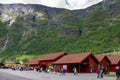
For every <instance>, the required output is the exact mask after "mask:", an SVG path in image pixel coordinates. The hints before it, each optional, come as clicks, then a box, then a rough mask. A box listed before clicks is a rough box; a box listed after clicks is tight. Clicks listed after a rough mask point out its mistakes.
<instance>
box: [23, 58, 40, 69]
mask: <svg viewBox="0 0 120 80" xmlns="http://www.w3.org/2000/svg"><path fill="white" fill-rule="evenodd" d="M25 64H27V65H29V66H30V67H33V68H35V67H38V65H39V59H32V60H30V61H28V62H26V63H25Z"/></svg>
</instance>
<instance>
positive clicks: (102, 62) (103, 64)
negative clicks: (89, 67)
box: [95, 54, 111, 71]
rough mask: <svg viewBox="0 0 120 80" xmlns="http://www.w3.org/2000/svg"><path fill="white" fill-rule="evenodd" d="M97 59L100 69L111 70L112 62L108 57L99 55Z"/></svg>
mask: <svg viewBox="0 0 120 80" xmlns="http://www.w3.org/2000/svg"><path fill="white" fill-rule="evenodd" d="M95 57H96V58H97V60H98V62H99V65H98V67H99V68H100V69H104V70H107V71H108V70H109V69H108V68H109V67H110V63H111V62H110V60H109V59H108V57H107V56H106V55H105V54H99V55H95Z"/></svg>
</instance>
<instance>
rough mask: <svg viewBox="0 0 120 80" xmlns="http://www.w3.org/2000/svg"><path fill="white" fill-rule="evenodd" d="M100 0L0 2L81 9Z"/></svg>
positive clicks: (13, 0) (11, 0)
mask: <svg viewBox="0 0 120 80" xmlns="http://www.w3.org/2000/svg"><path fill="white" fill-rule="evenodd" d="M101 1H102V0H0V3H3V4H12V3H23V4H42V5H46V6H50V7H57V8H66V9H71V10H72V9H83V8H86V7H88V6H91V5H93V4H96V3H98V2H101ZM68 4H70V5H68Z"/></svg>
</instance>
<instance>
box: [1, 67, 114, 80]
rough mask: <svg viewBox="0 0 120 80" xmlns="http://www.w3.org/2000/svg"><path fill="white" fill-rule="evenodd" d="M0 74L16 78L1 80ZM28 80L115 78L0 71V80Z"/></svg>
mask: <svg viewBox="0 0 120 80" xmlns="http://www.w3.org/2000/svg"><path fill="white" fill-rule="evenodd" d="M1 72H2V75H3V77H4V76H6V75H7V76H8V74H11V75H12V76H13V75H16V77H17V78H15V77H14V79H1ZM3 73H4V74H3ZM6 73H7V74H6ZM18 76H20V77H18ZM8 77H9V76H8ZM23 77H24V78H23ZM25 78H27V79H25ZM29 79H31V80H116V78H115V77H104V78H102V79H101V78H100V79H98V78H97V75H96V74H95V73H93V74H78V75H74V74H73V73H67V74H66V75H61V74H60V73H57V74H55V73H44V72H36V71H17V70H16V71H12V70H9V69H1V70H0V80H29Z"/></svg>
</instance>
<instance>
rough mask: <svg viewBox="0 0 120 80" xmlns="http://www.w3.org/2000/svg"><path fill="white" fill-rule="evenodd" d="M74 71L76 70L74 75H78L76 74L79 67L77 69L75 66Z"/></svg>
mask: <svg viewBox="0 0 120 80" xmlns="http://www.w3.org/2000/svg"><path fill="white" fill-rule="evenodd" d="M73 71H74V75H76V74H77V69H76V67H74V68H73Z"/></svg>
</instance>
